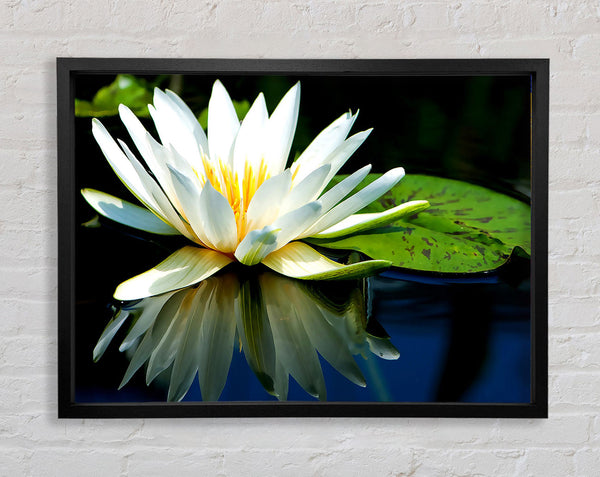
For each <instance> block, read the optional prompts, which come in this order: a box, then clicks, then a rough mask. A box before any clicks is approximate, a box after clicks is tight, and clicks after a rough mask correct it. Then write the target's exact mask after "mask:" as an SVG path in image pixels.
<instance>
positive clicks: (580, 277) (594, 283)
mask: <svg viewBox="0 0 600 477" xmlns="http://www.w3.org/2000/svg"><path fill="white" fill-rule="evenodd" d="M599 285H600V277H599V276H598V275H597V274H596V269H595V265H594V264H593V263H588V262H581V263H558V262H556V261H550V263H549V264H548V290H549V293H551V294H552V293H557V294H559V295H561V296H569V297H573V298H575V297H577V298H585V297H587V296H597V295H598V293H600V286H599ZM573 319H574V320H575V321H576V322H577V321H578V320H579V319H582V320H584V319H585V317H576V316H574V317H573Z"/></svg>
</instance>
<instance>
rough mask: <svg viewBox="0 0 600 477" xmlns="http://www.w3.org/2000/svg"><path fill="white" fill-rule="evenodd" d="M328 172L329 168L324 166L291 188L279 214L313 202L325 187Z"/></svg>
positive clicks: (327, 165) (326, 165)
mask: <svg viewBox="0 0 600 477" xmlns="http://www.w3.org/2000/svg"><path fill="white" fill-rule="evenodd" d="M330 170H331V166H330V165H329V164H325V165H324V166H321V167H319V168H318V169H316V170H314V171H312V172H311V173H310V174H309V175H307V176H306V177H305V178H304V179H303V180H302V181H301V182H300V183H299V184H297V185H295V186H293V187H292V190H291V191H290V193H289V194H288V196H287V197H286V199H285V201H284V202H283V204H282V206H281V209H280V211H279V213H280V214H285V213H286V212H289V211H290V210H294V209H297V208H298V207H300V206H301V205H302V204H306V203H307V202H311V201H313V200H315V199H316V198H317V197H318V196H319V194H320V193H321V191H322V190H323V188H324V187H325V186H326V185H327V182H326V179H327V177H328V175H329V171H330Z"/></svg>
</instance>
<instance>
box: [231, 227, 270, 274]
mask: <svg viewBox="0 0 600 477" xmlns="http://www.w3.org/2000/svg"><path fill="white" fill-rule="evenodd" d="M280 231H281V229H276V228H275V227H273V226H272V225H267V226H265V227H264V228H263V229H261V230H253V231H252V232H250V233H248V234H247V235H246V236H245V237H244V239H243V240H242V241H241V242H240V244H239V245H238V246H237V249H236V250H235V258H237V259H238V260H239V261H240V262H241V263H243V264H244V265H249V266H250V265H256V264H257V263H260V261H261V260H262V259H263V258H264V257H265V256H266V255H268V254H269V253H270V252H272V251H273V250H275V248H276V247H277V235H278V234H279V232H280Z"/></svg>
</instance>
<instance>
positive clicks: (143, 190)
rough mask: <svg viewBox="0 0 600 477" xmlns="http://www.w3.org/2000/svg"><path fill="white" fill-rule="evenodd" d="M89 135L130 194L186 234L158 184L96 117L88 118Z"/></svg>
mask: <svg viewBox="0 0 600 477" xmlns="http://www.w3.org/2000/svg"><path fill="white" fill-rule="evenodd" d="M92 134H93V135H94V138H95V139H96V142H98V145H99V146H100V149H102V152H103V153H104V157H105V158H106V160H107V161H108V163H109V164H110V166H111V167H112V169H113V170H114V171H115V174H117V177H119V179H121V182H123V184H124V185H125V186H126V187H127V188H128V189H129V190H130V191H131V193H132V194H133V195H134V196H135V197H137V199H138V200H139V201H140V202H141V203H142V204H144V205H145V206H146V207H147V208H148V209H150V210H151V211H152V212H154V213H155V214H156V215H158V216H159V217H161V218H162V219H163V220H166V221H167V222H169V223H170V224H171V225H173V226H174V227H176V228H177V230H179V231H180V232H181V233H182V234H184V235H186V234H188V232H187V231H186V228H185V226H184V225H183V224H182V223H181V220H179V218H178V217H177V214H176V213H175V211H174V210H173V208H172V206H171V204H170V203H169V201H168V199H167V198H166V197H165V195H164V193H163V192H162V191H161V190H160V188H159V187H158V184H156V182H155V181H154V179H152V178H151V177H150V175H149V174H148V173H147V172H146V170H145V169H144V167H143V166H142V165H141V164H140V163H139V162H138V160H137V159H136V158H135V157H134V156H133V154H132V153H131V151H129V149H128V148H127V147H126V146H124V143H123V144H122V146H124V148H123V150H124V151H125V153H123V150H121V148H120V147H119V146H118V145H117V143H116V142H115V140H114V139H113V138H112V136H111V135H110V134H109V132H108V131H107V130H106V128H105V127H104V126H103V125H102V123H101V122H100V121H98V120H97V119H93V120H92ZM188 235H189V234H188ZM188 235H186V236H188Z"/></svg>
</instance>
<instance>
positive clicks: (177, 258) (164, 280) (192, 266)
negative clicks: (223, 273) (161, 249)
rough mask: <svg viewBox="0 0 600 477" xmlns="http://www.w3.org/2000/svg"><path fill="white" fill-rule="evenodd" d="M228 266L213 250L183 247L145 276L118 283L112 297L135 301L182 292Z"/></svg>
mask: <svg viewBox="0 0 600 477" xmlns="http://www.w3.org/2000/svg"><path fill="white" fill-rule="evenodd" d="M231 262H232V259H231V258H229V257H227V256H226V255H223V254H222V253H218V252H215V251H214V250H208V249H205V248H199V247H190V246H186V247H183V248H180V249H179V250H177V251H176V252H175V253H173V254H171V255H169V256H168V257H167V258H166V259H165V260H163V261H162V262H160V263H159V264H158V265H156V266H155V267H153V268H151V269H150V270H148V271H147V272H144V273H142V274H140V275H137V276H135V277H133V278H130V279H129V280H127V281H125V282H123V283H121V284H120V285H119V286H118V287H117V289H116V290H115V293H114V297H115V298H116V299H117V300H123V301H125V300H137V299H139V298H145V297H147V296H153V295H159V294H161V293H164V292H167V291H171V290H177V289H179V288H184V287H187V286H190V285H193V284H194V283H198V282H199V281H201V280H204V279H205V278H208V277H210V276H211V275H213V274H214V273H216V272H218V271H219V270H220V269H221V268H223V267H224V266H226V265H227V264H229V263H231Z"/></svg>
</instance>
